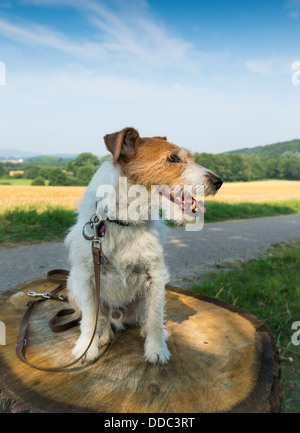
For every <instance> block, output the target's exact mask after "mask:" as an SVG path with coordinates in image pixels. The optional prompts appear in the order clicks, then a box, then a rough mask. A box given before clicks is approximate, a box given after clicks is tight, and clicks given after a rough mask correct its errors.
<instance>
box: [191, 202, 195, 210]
mask: <svg viewBox="0 0 300 433" xmlns="http://www.w3.org/2000/svg"><path fill="white" fill-rule="evenodd" d="M195 208H196V203H195V202H194V203H193V204H192V206H191V207H190V209H191V210H194V209H195Z"/></svg>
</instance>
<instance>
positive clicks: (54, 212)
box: [0, 205, 75, 246]
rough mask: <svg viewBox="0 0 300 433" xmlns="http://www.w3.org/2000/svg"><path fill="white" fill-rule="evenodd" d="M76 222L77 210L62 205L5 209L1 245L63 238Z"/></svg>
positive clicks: (0, 221) (0, 216)
mask: <svg viewBox="0 0 300 433" xmlns="http://www.w3.org/2000/svg"><path fill="white" fill-rule="evenodd" d="M74 222H75V211H74V210H70V209H66V208H63V207H61V206H51V205H48V206H44V207H41V208H37V207H30V206H27V208H25V209H24V208H17V207H16V208H14V209H11V210H5V211H4V212H2V213H1V214H0V245H2V246H9V245H10V244H15V243H20V242H22V243H24V242H25V243H26V241H27V242H28V241H33V242H34V241H53V240H60V239H62V238H63V237H64V236H65V235H66V233H67V231H68V229H69V228H70V227H71V225H73V224H74Z"/></svg>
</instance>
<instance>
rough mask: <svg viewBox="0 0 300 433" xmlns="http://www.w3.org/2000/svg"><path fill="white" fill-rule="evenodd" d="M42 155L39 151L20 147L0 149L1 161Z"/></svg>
mask: <svg viewBox="0 0 300 433" xmlns="http://www.w3.org/2000/svg"><path fill="white" fill-rule="evenodd" d="M37 156H41V155H40V154H38V153H37V152H27V151H26V150H18V149H0V161H1V159H2V160H3V159H20V158H21V159H28V158H34V157H37Z"/></svg>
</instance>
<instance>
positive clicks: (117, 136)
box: [104, 128, 139, 162]
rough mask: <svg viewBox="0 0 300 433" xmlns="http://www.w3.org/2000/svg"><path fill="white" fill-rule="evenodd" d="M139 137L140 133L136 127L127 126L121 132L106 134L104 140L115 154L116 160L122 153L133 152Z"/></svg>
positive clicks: (114, 159) (114, 158)
mask: <svg viewBox="0 0 300 433" xmlns="http://www.w3.org/2000/svg"><path fill="white" fill-rule="evenodd" d="M138 137H139V133H138V132H137V130H136V129H134V128H125V129H122V131H120V132H115V133H113V134H107V135H105V137H104V142H105V145H106V147H107V149H108V150H109V151H110V153H111V154H112V155H113V161H114V162H116V161H117V160H118V159H119V158H120V155H126V154H127V155H128V154H130V153H132V152H133V151H134V149H135V145H136V140H137V138H138Z"/></svg>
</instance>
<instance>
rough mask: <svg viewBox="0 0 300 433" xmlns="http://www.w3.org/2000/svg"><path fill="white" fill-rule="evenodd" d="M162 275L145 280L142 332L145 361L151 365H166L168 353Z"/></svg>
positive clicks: (168, 357)
mask: <svg viewBox="0 0 300 433" xmlns="http://www.w3.org/2000/svg"><path fill="white" fill-rule="evenodd" d="M163 280H164V279H163V278H162V274H160V275H153V276H149V277H148V279H147V286H148V287H147V289H148V290H147V291H146V293H147V294H146V310H145V323H144V329H143V331H144V332H145V333H146V341H145V359H146V360H147V361H148V362H150V363H151V364H156V363H161V364H166V363H167V362H168V360H169V359H170V356H171V354H170V352H169V349H168V346H167V343H166V340H167V331H166V329H165V326H164V298H165V283H164V281H163Z"/></svg>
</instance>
